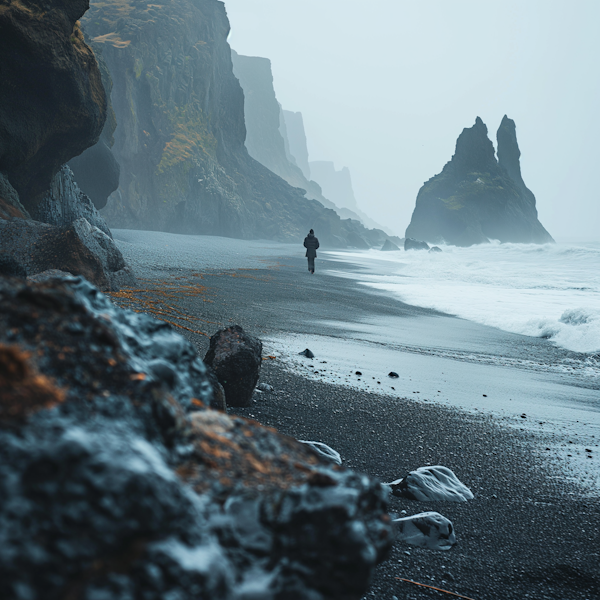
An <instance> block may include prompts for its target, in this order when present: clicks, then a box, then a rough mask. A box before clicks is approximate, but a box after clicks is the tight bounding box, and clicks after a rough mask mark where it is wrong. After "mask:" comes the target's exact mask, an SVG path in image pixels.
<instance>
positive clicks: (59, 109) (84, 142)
mask: <svg viewBox="0 0 600 600" xmlns="http://www.w3.org/2000/svg"><path fill="white" fill-rule="evenodd" d="M87 7H88V2H87V0H74V1H72V2H64V1H63V0H48V1H47V2H42V1H41V0H39V1H38V0H28V1H27V2H20V1H18V0H2V2H0V57H2V60H0V81H1V82H2V84H1V85H0V171H1V172H2V173H4V175H5V176H6V177H7V179H8V180H9V181H10V183H11V185H12V186H13V187H14V188H15V189H16V191H17V192H18V194H19V198H20V202H21V204H22V205H23V206H24V207H25V208H26V209H27V210H28V211H30V212H33V211H34V210H35V208H36V207H37V205H38V204H39V203H40V202H41V200H42V197H43V195H44V193H45V192H46V191H47V190H48V188H49V187H50V183H51V181H52V178H53V177H54V175H55V174H56V173H57V172H58V171H59V169H60V168H61V167H62V165H63V164H64V163H65V162H67V161H68V160H69V159H70V158H72V157H73V156H76V155H78V154H80V153H81V152H82V151H83V150H85V149H86V148H88V147H89V146H91V145H93V144H94V143H96V141H97V140H98V137H99V136H100V132H101V131H102V127H103V125H104V121H105V119H106V97H105V93H104V88H103V87H102V81H101V77H100V71H99V70H98V65H97V63H96V59H95V58H94V54H93V52H92V51H91V50H90V48H89V47H88V46H87V45H86V44H85V42H84V40H83V35H82V33H81V30H80V27H79V22H78V19H80V18H81V16H82V15H83V13H84V12H85V10H86V9H87Z"/></svg>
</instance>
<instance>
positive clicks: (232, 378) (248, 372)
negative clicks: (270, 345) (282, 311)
mask: <svg viewBox="0 0 600 600" xmlns="http://www.w3.org/2000/svg"><path fill="white" fill-rule="evenodd" d="M204 362H205V363H206V364H207V365H209V366H210V367H212V369H213V370H214V371H215V373H216V375H217V379H218V380H219V383H221V385H222V386H223V389H224V390H225V401H226V402H227V405H228V406H250V405H251V404H252V393H253V392H254V388H255V387H256V384H257V382H258V378H259V375H260V367H261V365H262V343H261V341H260V340H258V339H257V338H255V337H252V336H251V335H248V334H247V333H246V332H245V331H244V330H243V329H242V328H241V327H240V326H239V325H233V326H231V327H228V328H227V329H221V330H220V331H217V333H215V335H213V336H212V337H211V338H210V347H209V349H208V352H207V353H206V356H205V357H204Z"/></svg>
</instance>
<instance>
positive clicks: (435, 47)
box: [225, 0, 600, 241]
mask: <svg viewBox="0 0 600 600" xmlns="http://www.w3.org/2000/svg"><path fill="white" fill-rule="evenodd" d="M225 5H226V8H227V12H228V14H229V18H230V21H231V25H232V33H231V36H230V43H231V45H232V47H233V48H234V49H235V50H237V51H238V52H239V53H241V54H247V55H251V56H264V57H267V58H270V59H271V61H272V64H273V72H274V78H275V89H276V90H277V95H278V98H279V101H280V102H281V103H282V105H283V107H284V108H285V109H288V110H294V111H301V112H302V113H303V115H304V121H305V126H306V129H307V137H308V144H309V152H310V159H311V160H333V161H334V162H335V163H336V167H337V168H338V169H339V168H341V167H343V166H348V167H349V168H350V169H351V172H352V177H353V181H354V188H355V192H356V197H357V199H358V202H359V205H360V206H361V208H362V209H363V210H365V212H367V213H368V214H370V215H371V216H372V217H373V218H375V219H376V220H378V221H379V222H381V223H384V224H385V225H387V226H388V227H390V228H392V229H394V230H395V231H396V232H397V233H398V234H399V235H403V234H404V230H405V228H406V226H407V225H408V223H409V221H410V216H411V214H412V210H413V208H414V203H415V199H416V196H417V192H418V191H419V188H420V187H421V185H422V184H423V182H424V181H426V180H427V179H429V178H430V177H432V176H433V175H435V174H436V173H439V172H440V171H441V169H442V167H443V166H444V164H445V163H446V162H447V161H448V160H449V159H450V157H451V156H452V154H453V152H454V144H455V142H456V138H457V136H458V135H459V134H460V132H461V131H462V129H463V128H464V127H470V126H471V125H472V124H473V123H474V121H475V117H476V116H480V117H481V118H482V119H483V121H484V122H485V124H486V125H487V126H488V129H489V131H490V138H491V139H492V141H493V142H494V145H495V141H496V140H495V135H496V130H497V128H498V126H499V124H500V121H501V119H502V117H503V115H504V114H507V115H508V116H509V117H510V118H512V119H514V120H515V122H516V124H517V136H518V140H519V146H520V148H521V153H522V157H521V167H522V171H523V178H524V179H525V183H526V184H527V185H528V187H529V188H530V189H531V190H532V191H533V193H534V194H535V195H536V198H537V206H538V211H539V215H540V220H541V221H542V223H543V225H544V226H545V227H546V228H547V229H548V230H549V231H550V233H551V234H552V235H553V236H554V237H555V239H557V240H565V241H566V240H575V239H577V240H581V241H592V240H600V141H599V139H598V138H599V133H600V77H599V68H598V64H599V62H600V35H598V26H599V25H600V2H598V0H570V1H564V0H560V1H558V0H518V1H514V0H503V1H502V2H496V1H491V0H412V1H407V0H369V1H368V2H367V1H366V0H361V1H358V0H225Z"/></svg>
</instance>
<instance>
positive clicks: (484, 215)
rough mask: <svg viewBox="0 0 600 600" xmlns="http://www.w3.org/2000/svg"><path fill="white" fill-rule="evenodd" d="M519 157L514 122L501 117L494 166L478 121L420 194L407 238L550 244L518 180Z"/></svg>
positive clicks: (483, 128)
mask: <svg viewBox="0 0 600 600" xmlns="http://www.w3.org/2000/svg"><path fill="white" fill-rule="evenodd" d="M519 156H520V152H519V148H518V145H517V138H516V132H515V125H514V122H513V121H511V120H510V119H508V118H507V117H504V119H503V121H502V124H501V126H500V129H499V130H498V157H499V159H500V162H498V161H497V160H496V157H495V156H494V146H493V144H492V142H491V141H490V140H489V139H488V136H487V127H486V126H485V125H484V123H483V121H482V120H481V119H480V118H479V117H477V119H476V121H475V125H473V127H471V128H468V129H464V130H463V132H462V133H461V134H460V136H459V138H458V140H457V142H456V151H455V153H454V156H453V157H452V160H451V161H450V162H449V163H447V164H446V165H445V167H444V169H443V170H442V172H441V173H440V174H438V175H436V176H435V177H433V178H431V179H430V180H429V181H428V182H426V183H425V184H424V185H423V187H422V188H421V190H420V191H419V195H418V196H417V204H416V207H415V210H414V212H413V216H412V220H411V222H410V225H409V226H408V228H407V229H406V237H409V236H410V237H413V238H418V239H422V240H426V241H428V242H430V243H440V242H446V243H448V244H453V245H457V246H470V245H472V244H480V243H483V242H487V241H489V240H491V239H495V240H500V241H501V242H522V243H540V244H543V243H548V242H552V241H553V240H552V237H551V236H550V234H549V233H548V232H547V231H546V230H545V229H544V227H543V226H542V224H541V223H540V222H539V221H538V217H537V210H536V208H535V197H534V195H533V194H532V193H531V192H530V191H529V190H528V189H527V188H526V187H525V184H524V183H523V179H522V178H521V171H520V166H519Z"/></svg>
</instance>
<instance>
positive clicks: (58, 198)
mask: <svg viewBox="0 0 600 600" xmlns="http://www.w3.org/2000/svg"><path fill="white" fill-rule="evenodd" d="M31 216H32V217H33V218H34V219H35V220H36V221H41V222H42V223H48V224H49V225H56V226H58V227H65V226H67V225H70V224H71V223H73V221H76V220H77V219H81V218H83V219H85V220H86V221H87V222H88V223H89V224H90V225H93V226H94V227H97V228H98V229H100V230H101V231H103V232H104V233H105V234H106V235H107V236H108V237H110V238H112V234H111V232H110V229H109V228H108V225H107V224H106V221H105V220H104V218H103V217H102V216H101V215H100V213H99V212H98V210H97V209H96V207H95V206H94V204H93V203H92V202H91V200H90V199H89V198H88V197H87V196H86V195H85V194H84V193H83V192H82V191H81V189H80V188H79V186H78V184H77V182H76V181H75V178H74V176H73V172H72V171H71V169H70V168H69V166H67V165H64V166H63V167H62V168H61V170H60V171H59V172H58V173H57V174H56V175H55V176H54V178H53V179H52V183H51V185H50V189H49V190H48V191H47V192H46V193H45V194H44V197H43V199H42V201H41V202H40V204H38V206H37V207H36V208H35V210H34V211H33V212H32V213H31Z"/></svg>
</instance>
